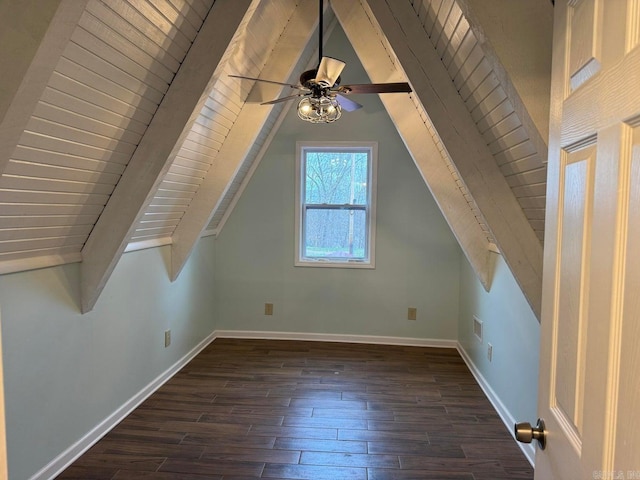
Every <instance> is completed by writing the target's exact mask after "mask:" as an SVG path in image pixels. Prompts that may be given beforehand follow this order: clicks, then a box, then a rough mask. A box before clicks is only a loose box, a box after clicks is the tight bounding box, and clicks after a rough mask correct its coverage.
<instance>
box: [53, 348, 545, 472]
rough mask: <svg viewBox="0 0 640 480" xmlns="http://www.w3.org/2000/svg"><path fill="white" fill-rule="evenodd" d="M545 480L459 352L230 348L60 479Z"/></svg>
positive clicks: (163, 392)
mask: <svg viewBox="0 0 640 480" xmlns="http://www.w3.org/2000/svg"><path fill="white" fill-rule="evenodd" d="M74 478H82V479H105V480H106V479H113V480H122V479H134V478H135V479H154V480H169V479H181V480H204V479H205V478H207V479H239V478H242V479H245V480H250V479H259V478H278V479H313V480H318V479H331V480H338V479H349V480H351V479H363V480H370V479H379V480H382V479H385V480H387V479H410V478H411V479H416V478H420V479H439V480H446V479H461V480H474V479H488V478H491V479H492V480H502V479H504V480H506V479H509V480H511V479H532V478H533V470H532V469H531V467H530V466H529V464H528V462H527V461H526V459H525V457H524V455H522V453H521V452H520V450H519V449H518V447H517V445H516V444H515V442H514V440H513V439H512V438H511V436H510V435H509V433H508V432H507V430H506V429H505V427H504V425H503V423H502V422H501V420H500V419H499V418H498V415H497V414H496V413H495V411H494V410H493V408H492V406H491V404H490V403H489V401H488V400H487V399H486V398H485V396H484V394H483V393H482V391H481V390H480V388H479V386H478V385H477V384H476V383H475V380H474V378H473V377H472V375H471V373H470V372H469V370H468V369H467V367H466V366H465V364H464V362H463V360H462V359H461V358H460V356H459V355H458V353H457V352H456V351H455V350H453V349H436V348H421V347H402V346H385V345H363V344H346V343H321V342H300V341H278V340H234V339H217V340H215V341H214V342H213V343H212V344H211V345H210V346H209V347H207V348H206V349H205V350H204V351H203V352H202V353H200V354H199V355H198V356H197V357H196V358H195V359H194V360H193V361H192V362H191V363H189V364H188V365H187V366H186V367H185V368H183V369H182V370H181V371H180V372H179V373H178V374H176V375H175V376H174V377H173V378H172V379H171V380H170V381H169V382H167V383H166V384H165V385H164V386H163V387H161V388H160V389H159V390H158V391H157V392H156V393H154V394H153V395H152V396H151V397H149V398H148V399H147V400H146V401H145V402H144V403H143V404H142V405H141V406H140V407H138V408H137V409H136V410H135V411H134V412H133V413H132V414H131V415H130V416H129V417H127V418H126V419H125V420H124V421H123V422H122V423H121V424H119V425H118V426H117V427H116V428H114V429H113V430H112V431H111V432H110V433H109V434H107V435H106V436H105V437H104V438H103V439H102V440H100V441H99V442H98V443H97V444H96V445H94V446H93V447H92V448H91V449H90V450H89V451H88V452H86V453H85V454H84V455H83V456H82V457H80V458H79V459H78V460H77V461H76V462H75V463H74V464H72V465H71V466H70V467H69V468H67V470H66V471H64V472H63V473H62V474H61V475H60V476H59V477H58V479H74Z"/></svg>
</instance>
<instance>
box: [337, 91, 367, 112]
mask: <svg viewBox="0 0 640 480" xmlns="http://www.w3.org/2000/svg"><path fill="white" fill-rule="evenodd" d="M336 97H337V100H338V103H339V104H340V106H341V107H342V109H343V110H345V111H347V112H353V111H355V110H358V109H359V108H362V105H360V104H359V103H358V102H354V101H353V100H351V99H349V98H347V97H343V96H342V95H336Z"/></svg>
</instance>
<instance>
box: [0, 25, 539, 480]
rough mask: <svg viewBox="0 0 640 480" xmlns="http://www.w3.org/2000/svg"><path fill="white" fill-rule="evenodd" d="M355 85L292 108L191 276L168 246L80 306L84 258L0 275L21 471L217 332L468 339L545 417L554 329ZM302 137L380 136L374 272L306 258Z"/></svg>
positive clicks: (497, 378) (141, 258) (467, 346)
mask: <svg viewBox="0 0 640 480" xmlns="http://www.w3.org/2000/svg"><path fill="white" fill-rule="evenodd" d="M325 52H326V54H327V55H333V56H336V57H339V58H341V59H343V60H345V61H346V62H347V68H346V70H345V72H344V73H343V83H359V82H367V81H368V79H367V78H366V75H365V74H364V72H363V71H362V68H361V67H360V65H359V62H358V60H357V58H356V56H355V54H354V53H353V51H352V50H351V49H350V47H348V42H347V40H346V38H345V37H344V34H343V33H342V31H341V30H340V29H339V27H338V28H336V30H335V32H334V34H333V35H332V37H331V38H330V39H329V41H328V43H327V45H326V47H325ZM353 98H354V99H355V100H356V101H359V102H361V103H363V104H364V108H363V109H362V110H361V111H357V112H353V113H345V115H344V117H343V118H342V119H341V120H339V121H338V122H337V123H336V124H333V125H309V124H306V123H303V122H302V121H300V120H299V119H298V118H297V116H296V115H295V112H294V111H293V110H292V111H290V112H289V114H288V116H287V118H286V119H285V120H284V122H283V123H282V126H281V128H280V130H279V131H278V133H277V134H276V135H275V138H274V140H273V142H272V143H271V146H270V147H269V149H268V151H267V152H266V155H265V156H264V158H263V159H262V161H261V163H260V165H259V166H258V167H257V169H256V170H255V172H254V174H253V176H252V178H251V180H250V182H249V183H248V185H247V187H246V189H245V190H244V193H243V195H242V197H241V198H240V199H239V201H238V202H237V204H236V206H235V208H234V210H233V212H232V214H231V215H230V217H229V219H228V221H227V222H226V224H225V225H224V228H223V229H222V231H221V233H220V235H219V236H218V237H217V238H216V239H214V238H213V237H208V238H204V239H202V240H201V241H200V242H199V245H198V247H197V249H196V251H195V253H194V254H193V256H192V258H191V259H190V260H189V262H188V264H187V266H186V267H185V269H184V270H183V271H182V273H181V275H180V277H179V278H178V280H177V281H176V282H174V283H171V282H170V281H169V274H168V269H169V268H170V267H169V263H170V248H169V247H160V248H153V249H149V250H143V251H139V252H132V253H128V254H126V255H124V256H123V257H122V258H121V260H120V262H119V263H118V265H117V267H116V269H115V271H114V273H113V275H112V276H111V278H110V279H109V282H108V283H107V285H106V287H105V289H104V291H103V293H102V295H101V297H100V299H99V300H98V303H97V305H96V307H95V309H94V310H93V311H92V312H90V313H88V314H85V315H81V314H80V312H79V309H78V305H79V282H80V275H79V266H78V265H77V264H71V265H64V266H60V267H55V268H47V269H41V270H35V271H28V272H22V273H15V274H9V275H2V276H0V311H1V312H2V341H3V349H4V351H3V359H4V360H3V361H4V380H5V397H6V415H7V434H8V455H9V470H10V478H11V479H15V480H23V479H28V478H30V477H31V476H32V475H33V474H35V473H36V472H38V471H39V470H40V469H42V468H43V467H44V466H46V465H47V464H48V462H50V461H51V460H53V459H54V458H56V457H57V456H59V455H60V454H62V453H63V452H65V451H66V450H67V449H68V448H69V447H70V446H72V445H73V444H74V443H76V442H77V441H78V440H80V439H81V438H82V437H83V436H85V435H86V434H87V433H88V432H90V431H91V430H92V429H93V428H95V427H96V425H98V424H99V423H100V422H101V421H103V420H104V419H105V418H107V417H108V416H109V415H111V414H113V412H115V411H117V410H118V409H119V408H121V407H122V406H123V405H125V404H126V403H127V402H128V401H130V400H131V399H132V398H133V397H134V396H135V395H137V394H139V393H140V392H141V390H143V389H144V388H145V387H146V386H148V385H149V384H150V383H151V382H153V381H154V379H156V378H157V377H158V376H159V375H162V374H163V373H164V372H166V371H167V370H168V369H170V368H171V367H172V366H173V365H175V364H176V362H178V361H179V360H180V359H181V358H182V357H183V356H184V355H185V354H187V353H188V352H189V351H190V350H191V349H193V348H194V347H195V346H196V345H198V344H199V343H200V342H202V341H203V340H204V339H206V338H207V336H209V335H210V334H211V333H212V332H213V331H214V330H216V329H217V330H235V331H245V332H256V331H258V332H273V334H274V335H275V336H277V334H282V333H287V332H290V333H299V334H305V333H320V334H323V333H324V334H334V335H359V336H366V335H376V336H380V337H404V338H408V339H416V340H424V339H446V340H452V341H456V340H459V341H460V344H461V346H462V347H463V348H464V350H465V352H466V353H467V355H468V357H469V359H470V360H471V361H472V362H473V364H474V368H476V369H477V370H478V372H480V374H481V375H482V376H483V377H484V379H485V380H486V381H487V384H488V385H489V386H490V388H491V389H492V390H494V391H495V392H496V393H497V395H498V396H499V397H500V401H501V402H502V403H504V405H505V407H506V409H507V410H508V412H510V415H512V416H514V417H517V419H518V420H529V421H533V420H535V398H536V395H535V389H536V386H537V352H538V335H539V333H538V330H539V326H538V323H537V321H536V320H535V317H534V316H533V314H532V312H531V310H530V308H529V307H528V305H527V304H526V301H525V300H524V297H523V296H522V293H521V292H520V290H519V289H518V287H517V285H516V283H515V281H514V279H513V277H512V275H511V273H510V272H509V270H508V268H507V267H506V265H505V264H504V262H502V260H501V259H500V258H498V259H497V265H496V272H495V275H494V280H493V285H492V289H491V292H489V293H487V292H485V291H484V290H483V288H482V286H481V285H480V284H479V282H478V281H477V279H476V278H475V275H474V273H473V271H472V269H471V267H470V266H469V265H468V263H467V261H466V260H465V258H464V256H463V255H462V254H461V251H460V248H459V246H458V245H457V243H456V241H455V239H454V237H453V235H452V234H451V232H450V230H449V228H448V226H447V224H446V222H445V221H444V219H443V217H442V215H441V213H440V211H439V209H438V207H437V205H436V204H435V202H434V200H433V198H432V196H431V195H430V193H429V191H428V189H427V187H426V186H425V184H424V181H423V180H422V178H421V176H420V174H419V172H418V170H417V168H416V167H415V165H414V164H413V161H412V159H411V157H410V156H409V154H408V152H407V151H406V149H405V147H404V144H403V143H402V141H401V139H400V138H399V136H398V134H397V132H396V130H395V127H394V126H393V125H392V123H391V121H390V120H389V117H388V116H387V114H386V112H385V111H384V109H383V107H382V104H381V103H380V101H379V99H378V98H377V96H373V95H372V96H360V97H356V96H354V97H353ZM298 140H314V141H319V140H327V141H331V140H349V141H352V140H375V141H377V142H378V143H379V159H378V192H377V194H378V197H377V199H378V202H377V232H376V268H375V269H373V270H367V269H334V268H310V267H294V266H293V262H294V251H293V249H294V246H293V245H294V204H293V199H294V158H295V142H296V141H298ZM266 302H270V303H273V304H274V307H275V308H274V315H273V316H265V315H264V314H263V312H264V303H266ZM407 307H416V308H417V309H418V319H417V321H409V320H407V319H406V317H407ZM474 314H475V315H477V316H478V317H479V318H481V319H482V320H483V321H484V322H485V324H484V325H485V339H486V341H490V342H492V343H493V345H494V359H493V362H491V363H488V362H487V361H485V358H486V357H485V351H484V349H485V347H486V341H485V343H484V344H477V343H474V342H475V340H474V338H473V337H472V335H471V331H470V329H469V328H470V320H469V319H470V318H471V317H472V316H473V315H474ZM167 329H171V330H172V345H171V346H170V347H169V348H167V349H165V348H164V343H163V342H164V331H165V330H167Z"/></svg>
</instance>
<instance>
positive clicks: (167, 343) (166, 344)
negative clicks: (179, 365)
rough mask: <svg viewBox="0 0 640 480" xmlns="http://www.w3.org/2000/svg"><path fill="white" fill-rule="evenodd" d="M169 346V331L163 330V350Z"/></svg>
mask: <svg viewBox="0 0 640 480" xmlns="http://www.w3.org/2000/svg"><path fill="white" fill-rule="evenodd" d="M169 345H171V330H165V332H164V348H167V347H168V346H169Z"/></svg>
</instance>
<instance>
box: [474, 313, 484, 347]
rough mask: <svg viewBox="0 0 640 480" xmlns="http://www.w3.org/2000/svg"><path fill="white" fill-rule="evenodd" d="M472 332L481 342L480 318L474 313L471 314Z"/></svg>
mask: <svg viewBox="0 0 640 480" xmlns="http://www.w3.org/2000/svg"><path fill="white" fill-rule="evenodd" d="M473 334H474V335H475V336H476V338H477V339H478V340H479V341H480V342H482V320H480V319H479V318H478V317H476V316H475V315H474V316H473Z"/></svg>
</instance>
